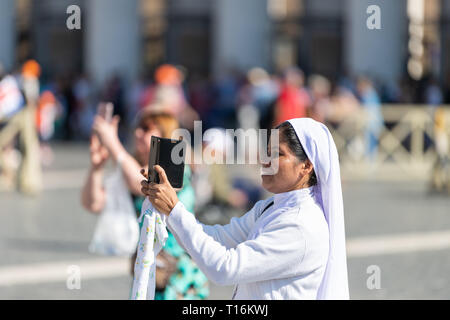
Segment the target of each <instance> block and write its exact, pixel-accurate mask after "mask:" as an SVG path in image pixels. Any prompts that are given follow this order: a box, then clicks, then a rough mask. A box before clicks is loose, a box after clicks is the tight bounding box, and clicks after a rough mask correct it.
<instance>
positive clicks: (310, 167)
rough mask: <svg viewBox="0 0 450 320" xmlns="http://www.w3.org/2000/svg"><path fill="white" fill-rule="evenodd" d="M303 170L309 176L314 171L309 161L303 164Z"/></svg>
mask: <svg viewBox="0 0 450 320" xmlns="http://www.w3.org/2000/svg"><path fill="white" fill-rule="evenodd" d="M303 169H304V170H305V171H306V173H307V174H310V173H311V172H312V171H313V170H314V166H313V164H312V162H311V161H310V160H309V159H307V160H306V161H304V162H303Z"/></svg>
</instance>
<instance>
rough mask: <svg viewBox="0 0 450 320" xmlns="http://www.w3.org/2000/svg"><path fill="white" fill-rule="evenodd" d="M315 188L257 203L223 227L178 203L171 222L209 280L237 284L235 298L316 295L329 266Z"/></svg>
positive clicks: (322, 217)
mask: <svg viewBox="0 0 450 320" xmlns="http://www.w3.org/2000/svg"><path fill="white" fill-rule="evenodd" d="M315 189H316V188H315V187H310V188H306V189H300V190H295V191H291V192H286V193H280V194H276V195H275V196H273V197H271V198H269V199H267V200H261V201H258V202H257V203H256V204H255V206H254V207H253V208H252V209H251V210H250V211H249V212H247V213H246V214H245V215H243V216H242V217H240V218H232V219H231V221H230V224H228V225H225V226H220V225H214V226H207V225H203V224H201V223H199V222H198V221H196V219H195V217H194V215H192V214H190V213H189V212H187V210H186V209H185V208H184V206H183V204H182V203H181V202H178V203H177V205H176V206H175V207H174V209H173V210H172V212H171V213H170V215H169V217H168V219H167V224H168V227H169V229H170V230H171V231H172V232H173V234H174V236H175V237H176V238H177V241H178V243H180V244H182V245H183V246H184V247H185V249H186V251H187V252H188V253H189V254H190V255H191V257H192V259H193V260H194V261H195V263H197V265H198V267H199V268H200V269H201V270H202V271H203V272H204V273H205V275H206V276H207V277H208V278H209V279H210V280H211V281H213V282H215V283H217V284H219V285H237V286H236V288H235V293H234V296H233V298H234V299H257V300H263V299H316V298H317V292H318V290H319V287H320V284H321V280H322V278H323V275H324V272H325V267H326V264H327V258H328V227H327V222H326V220H325V217H324V214H323V211H322V209H321V207H320V205H319V204H318V203H317V201H316V197H315V196H314V191H315ZM272 201H273V202H274V203H273V205H272V206H270V207H269V208H268V209H267V210H266V211H264V213H262V215H261V216H260V217H259V218H258V216H259V215H260V214H261V212H262V211H263V210H264V208H266V206H268V205H269V204H270V203H271V202H272Z"/></svg>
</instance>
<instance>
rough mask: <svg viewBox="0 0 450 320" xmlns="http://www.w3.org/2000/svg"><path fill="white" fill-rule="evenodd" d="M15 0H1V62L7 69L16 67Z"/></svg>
mask: <svg viewBox="0 0 450 320" xmlns="http://www.w3.org/2000/svg"><path fill="white" fill-rule="evenodd" d="M14 16H15V6H14V0H0V63H1V64H2V65H3V67H4V68H5V69H6V70H9V69H11V68H13V67H14V47H15V39H14V37H15V34H16V32H15V30H16V29H15V21H14Z"/></svg>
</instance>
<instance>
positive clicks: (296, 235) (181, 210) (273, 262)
mask: <svg viewBox="0 0 450 320" xmlns="http://www.w3.org/2000/svg"><path fill="white" fill-rule="evenodd" d="M167 222H168V226H169V229H171V230H173V232H174V233H176V234H177V236H178V239H179V240H180V241H181V243H183V246H184V247H185V248H186V251H187V252H188V253H189V255H190V256H191V257H192V259H193V260H194V261H195V263H196V264H197V265H198V267H199V268H200V270H202V271H203V272H204V273H205V275H206V276H207V277H208V278H209V279H210V280H211V281H213V282H215V283H217V284H219V285H232V284H238V283H247V282H256V281H264V280H269V279H280V278H286V277H292V276H295V275H298V274H299V272H300V270H301V267H300V264H301V262H302V260H303V257H304V254H305V250H306V248H305V243H306V241H305V238H304V236H303V232H302V230H301V228H300V226H299V224H297V223H295V222H294V221H293V220H292V219H287V220H286V221H281V222H280V221H279V222H274V223H272V224H269V225H268V226H266V227H265V228H264V231H263V232H262V233H261V235H259V236H258V237H257V238H256V239H254V240H247V241H243V242H241V243H240V244H238V245H237V246H236V247H235V248H227V247H226V246H224V245H222V244H221V243H220V242H218V241H216V240H215V239H214V238H213V237H211V236H210V235H208V234H207V233H206V232H205V231H204V230H203V228H202V225H201V224H200V223H198V222H197V221H196V220H195V217H194V216H193V215H192V214H190V213H189V212H188V211H187V210H186V209H185V207H184V205H183V204H182V203H181V202H178V203H177V205H176V206H175V207H174V208H173V210H172V212H171V213H170V215H169V217H168V219H167Z"/></svg>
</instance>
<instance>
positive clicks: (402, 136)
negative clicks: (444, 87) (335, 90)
mask: <svg viewBox="0 0 450 320" xmlns="http://www.w3.org/2000/svg"><path fill="white" fill-rule="evenodd" d="M439 108H442V110H443V111H444V117H445V120H446V121H445V123H446V124H447V126H446V128H445V130H446V132H447V136H448V137H450V107H448V106H439ZM382 115H383V118H384V122H383V124H382V126H381V130H380V131H379V136H378V143H377V148H376V151H375V153H374V154H373V155H372V157H370V156H369V154H368V153H367V152H366V148H367V143H366V134H367V128H368V121H369V117H368V114H367V113H366V112H365V111H364V110H363V109H360V110H358V111H357V112H354V113H351V114H349V115H347V117H345V118H344V120H342V121H340V122H339V123H338V122H332V121H331V122H330V123H328V127H329V129H330V131H331V133H332V135H333V137H334V140H335V143H336V147H337V149H338V152H339V156H340V161H341V170H342V175H343V176H344V177H346V178H372V179H426V178H427V177H429V176H430V173H431V170H432V167H433V165H434V162H435V160H436V151H435V147H434V122H435V120H434V117H433V113H432V112H431V111H430V107H429V106H427V105H383V106H382Z"/></svg>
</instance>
